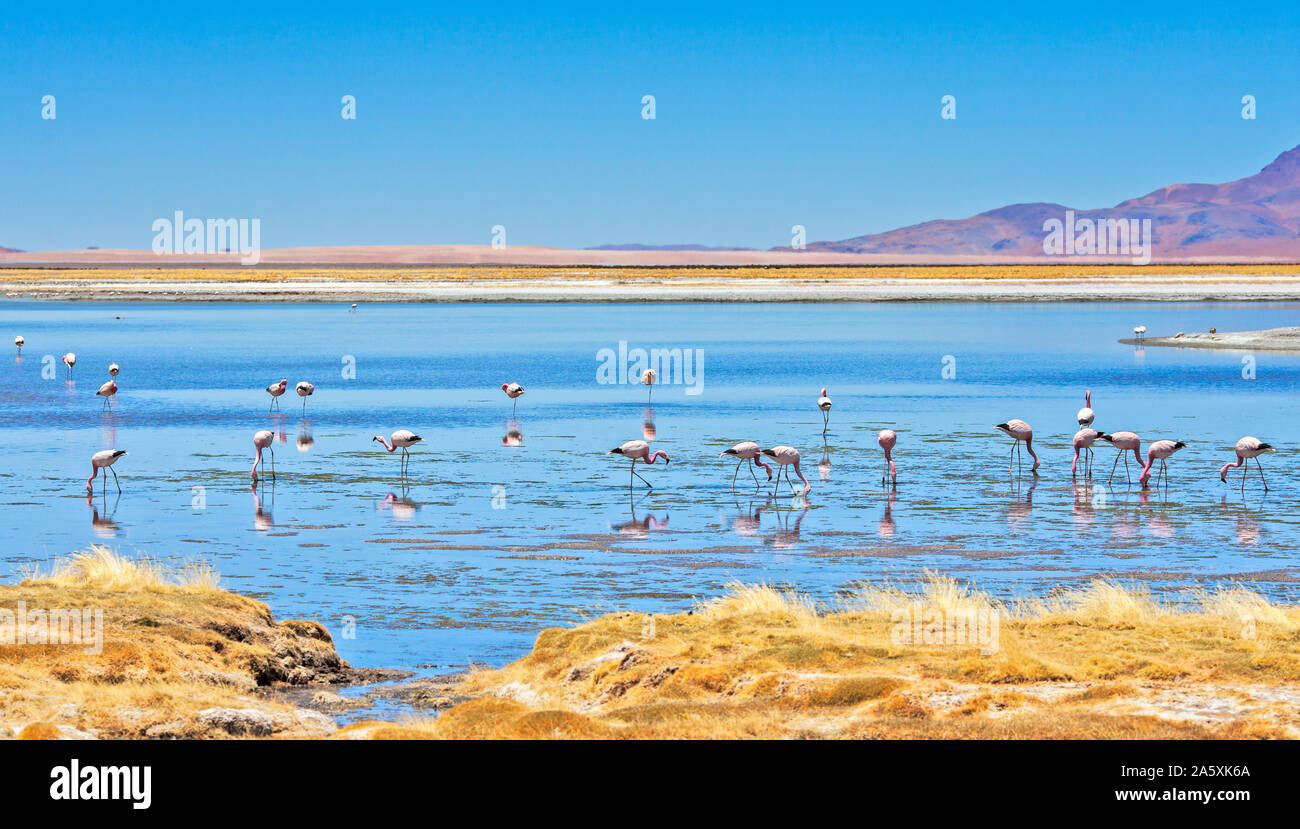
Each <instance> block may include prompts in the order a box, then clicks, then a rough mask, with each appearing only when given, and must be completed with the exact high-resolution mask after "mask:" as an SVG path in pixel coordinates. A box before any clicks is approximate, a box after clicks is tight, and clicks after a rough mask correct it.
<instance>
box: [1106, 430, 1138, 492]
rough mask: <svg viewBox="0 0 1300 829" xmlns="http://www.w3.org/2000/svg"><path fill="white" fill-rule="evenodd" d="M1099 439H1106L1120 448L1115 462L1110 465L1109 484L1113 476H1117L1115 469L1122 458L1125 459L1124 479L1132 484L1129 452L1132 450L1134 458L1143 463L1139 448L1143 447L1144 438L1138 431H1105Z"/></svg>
mask: <svg viewBox="0 0 1300 829" xmlns="http://www.w3.org/2000/svg"><path fill="white" fill-rule="evenodd" d="M1097 440H1104V441H1106V442H1107V443H1109V444H1110V445H1111V446H1114V447H1115V448H1116V449H1118V450H1119V454H1118V455H1116V456H1115V463H1114V464H1112V465H1111V467H1110V477H1109V478H1107V479H1106V483H1108V484H1109V483H1110V481H1111V478H1114V477H1115V470H1116V469H1118V468H1119V459H1120V458H1123V459H1124V480H1125V481H1127V482H1128V483H1130V484H1131V483H1133V479H1132V478H1131V477H1129V471H1128V454H1127V453H1128V452H1130V451H1131V452H1132V453H1133V458H1134V459H1135V460H1136V461H1137V462H1138V463H1139V464H1140V463H1142V456H1141V455H1139V454H1138V452H1139V450H1141V448H1142V439H1141V438H1140V437H1138V436H1137V433H1136V432H1111V433H1110V434H1105V433H1104V432H1103V433H1102V434H1100V435H1097Z"/></svg>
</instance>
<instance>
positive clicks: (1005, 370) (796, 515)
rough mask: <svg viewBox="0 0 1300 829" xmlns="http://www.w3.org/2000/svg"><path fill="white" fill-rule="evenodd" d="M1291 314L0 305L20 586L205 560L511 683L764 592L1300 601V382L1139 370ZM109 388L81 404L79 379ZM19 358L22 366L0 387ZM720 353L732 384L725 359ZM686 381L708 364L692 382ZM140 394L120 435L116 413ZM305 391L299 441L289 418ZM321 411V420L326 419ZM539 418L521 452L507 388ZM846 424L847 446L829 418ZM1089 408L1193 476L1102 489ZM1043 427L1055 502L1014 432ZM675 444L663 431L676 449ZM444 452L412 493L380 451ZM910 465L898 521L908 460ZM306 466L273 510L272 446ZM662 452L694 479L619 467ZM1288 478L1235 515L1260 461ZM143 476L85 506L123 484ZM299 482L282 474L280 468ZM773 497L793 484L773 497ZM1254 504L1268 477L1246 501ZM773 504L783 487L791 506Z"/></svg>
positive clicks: (1263, 362)
mask: <svg viewBox="0 0 1300 829" xmlns="http://www.w3.org/2000/svg"><path fill="white" fill-rule="evenodd" d="M1297 316H1300V307H1297V306H1294V305H1275V304H1240V305H1212V304H1163V303H1155V304H1113V303H1095V304H1017V303H1003V304H998V303H993V304H989V303H983V304H981V303H931V304H925V303H911V304H902V303H899V304H867V305H853V304H840V305H816V304H799V305H726V304H698V305H580V304H573V305H364V304H363V305H362V306H361V307H360V308H358V309H357V310H356V311H355V312H352V311H350V310H349V308H348V307H347V305H337V304H330V305H325V304H319V305H304V304H271V303H267V304H258V305H248V304H230V305H227V304H180V303H169V304H131V303H126V304H106V303H95V304H89V303H40V302H15V301H9V302H4V303H0V335H3V343H4V344H5V347H6V348H12V346H11V345H9V343H10V342H11V341H12V339H13V337H14V336H15V335H18V334H21V335H23V336H24V337H25V338H26V346H25V347H24V348H23V351H22V356H21V358H18V357H17V356H16V354H15V352H13V351H10V352H9V353H8V354H7V355H5V356H4V357H3V358H2V359H0V435H2V436H3V438H2V439H3V449H4V461H3V466H2V467H0V531H2V532H3V538H4V545H3V549H2V550H0V557H2V559H3V562H4V564H3V566H2V567H0V569H6V570H8V573H7V574H6V575H7V576H8V577H9V578H10V579H16V578H18V576H19V575H20V573H21V572H22V571H23V569H24V568H26V567H31V566H33V565H48V564H49V563H50V562H52V561H53V560H54V559H55V558H56V557H57V556H59V555H62V554H66V553H68V552H70V551H74V550H78V549H84V548H86V547H88V546H89V545H91V544H107V545H110V546H112V547H115V548H118V549H120V550H122V551H123V552H130V553H137V552H138V553H144V554H147V555H150V556H153V557H157V558H161V559H164V560H175V561H185V560H191V559H203V560H206V561H208V562H210V563H211V564H212V565H214V566H215V567H216V568H217V570H218V571H219V572H220V573H221V576H222V584H223V586H225V587H227V588H229V589H232V590H235V591H239V592H242V593H246V594H250V595H253V596H256V597H259V598H261V599H263V600H265V601H267V602H268V603H269V604H270V606H271V608H272V610H273V612H274V613H275V615H276V616H277V618H295V617H296V618H309V619H318V620H320V621H322V622H323V623H325V624H326V625H327V626H328V627H329V628H330V630H331V632H332V633H333V634H334V636H335V639H336V642H337V645H338V647H339V650H340V652H341V653H342V655H343V656H344V658H346V659H348V660H349V661H351V662H352V663H353V664H354V665H360V666H382V667H395V668H409V669H412V670H415V671H417V672H420V673H440V672H445V671H448V670H455V669H457V668H460V667H463V666H465V665H467V664H470V663H488V664H501V663H504V662H507V661H510V660H511V659H514V658H516V657H518V656H519V655H521V654H522V653H523V652H525V651H526V650H527V649H528V648H529V647H530V645H531V644H532V641H533V638H534V637H535V635H536V633H537V631H538V630H539V629H541V628H543V627H548V626H553V625H561V624H571V623H573V622H575V621H578V620H580V619H582V618H584V617H590V616H593V615H598V614H601V613H604V612H607V611H611V610H634V611H639V612H668V611H678V610H682V609H685V608H688V607H690V606H691V604H692V602H693V601H694V600H697V599H703V598H707V597H710V596H714V595H717V594H718V593H720V592H721V591H722V590H723V589H724V585H726V584H727V583H728V582H730V581H734V580H739V581H743V582H759V581H764V582H768V583H771V584H776V585H788V586H792V587H797V588H798V589H800V590H802V591H806V592H808V593H811V594H813V595H815V596H816V597H818V598H819V599H821V600H824V601H826V602H833V601H834V599H835V597H836V596H837V595H839V594H841V593H844V592H846V591H850V590H852V589H853V588H854V587H855V586H856V585H860V584H863V583H878V584H892V585H907V584H908V583H909V582H912V581H914V580H916V579H918V578H921V577H922V576H923V574H924V572H925V571H927V570H929V571H937V572H941V573H945V574H950V575H953V576H956V577H958V578H960V579H962V580H964V581H967V582H970V583H971V584H973V585H975V586H978V587H979V588H981V589H984V590H988V591H990V592H992V593H994V594H997V595H999V596H1018V595H1028V594H1043V593H1045V592H1048V591H1050V590H1052V589H1054V588H1057V587H1062V586H1070V585H1074V584H1079V583H1083V582H1086V581H1087V580H1089V579H1092V578H1095V577H1097V576H1102V575H1104V576H1115V577H1118V578H1120V579H1122V580H1136V581H1141V582H1143V583H1148V584H1150V586H1151V588H1152V589H1153V590H1157V591H1171V592H1176V591H1179V590H1182V589H1184V588H1187V587H1191V586H1213V585H1214V584H1216V583H1219V582H1223V581H1226V580H1228V579H1231V578H1239V579H1243V580H1247V581H1248V583H1249V584H1250V585H1251V586H1252V587H1253V588H1254V589H1257V590H1259V591H1261V592H1264V593H1266V594H1268V595H1270V596H1273V597H1276V598H1291V599H1293V598H1294V590H1295V579H1296V576H1297V572H1298V571H1297V569H1296V566H1295V559H1296V553H1295V550H1296V543H1297V541H1298V540H1300V527H1298V526H1297V519H1296V506H1297V497H1296V496H1297V486H1296V484H1297V475H1296V470H1295V469H1294V467H1293V458H1294V457H1295V454H1294V452H1293V451H1291V447H1293V446H1296V445H1300V443H1297V440H1296V434H1295V433H1296V426H1295V424H1296V423H1297V422H1300V395H1297V392H1300V355H1286V354H1273V353H1264V352H1260V353H1255V354H1253V355H1247V354H1243V353H1241V352H1227V351H1224V352H1217V351H1205V350H1177V349H1168V348H1145V349H1143V348H1135V347H1133V346H1130V345H1122V344H1120V343H1119V342H1118V339H1119V338H1121V337H1127V336H1131V332H1132V329H1133V326H1134V325H1137V324H1145V325H1146V326H1147V327H1148V329H1149V330H1150V332H1151V334H1152V335H1159V334H1167V333H1172V332H1176V331H1204V330H1208V329H1209V328H1210V327H1211V326H1216V327H1217V328H1218V329H1219V330H1221V331H1224V330H1236V329H1255V328H1265V327H1271V326H1278V325H1290V324H1294V323H1295V322H1296V319H1297ZM621 342H622V343H626V348H627V350H629V351H631V350H634V349H637V348H644V349H652V348H660V349H683V350H685V349H690V350H691V354H690V357H691V359H690V361H685V359H683V362H688V364H689V366H690V367H691V368H692V369H693V370H694V373H693V376H692V377H691V378H690V379H691V380H692V381H693V382H692V384H690V385H688V384H686V383H674V382H672V381H674V380H678V379H684V378H681V377H676V376H668V377H661V381H662V382H661V384H660V385H658V386H656V387H655V388H654V390H653V397H652V404H648V400H647V398H648V394H647V389H646V387H645V386H642V385H639V384H637V383H636V382H635V369H633V371H632V372H631V373H632V378H631V380H632V382H630V383H621V382H606V381H608V380H611V379H614V380H618V379H620V377H621V374H622V373H623V372H619V371H617V369H615V370H614V371H613V373H612V375H611V374H610V372H609V368H610V367H609V366H608V365H605V364H606V363H607V362H608V359H609V356H608V352H606V353H605V354H604V355H602V350H603V349H609V350H611V351H612V352H613V353H614V354H615V360H616V359H617V355H618V353H619V351H620V343H621ZM68 351H72V352H75V353H76V355H77V364H76V367H75V370H74V373H73V375H72V378H73V379H72V380H71V381H68V380H66V378H65V369H64V367H63V365H62V364H61V363H58V362H57V360H58V358H59V357H60V356H61V355H63V354H64V353H65V352H68ZM0 353H2V352H0ZM701 353H702V356H701ZM684 357H685V354H684V353H683V358H684ZM110 362H117V363H119V364H120V365H121V374H120V375H119V376H118V378H117V382H118V384H119V386H120V389H121V390H120V392H119V393H118V395H117V397H116V398H115V399H114V401H113V408H112V411H111V412H105V411H103V409H102V402H101V400H100V399H98V398H96V397H95V396H94V393H95V390H96V389H97V388H98V387H99V385H100V383H102V382H104V381H105V380H107V379H108V373H107V367H108V365H109V363H110ZM281 378H286V379H288V381H289V392H288V394H286V395H285V396H284V397H283V398H281V401H280V402H281V404H282V405H281V408H282V411H281V413H269V412H268V407H269V404H270V397H269V396H268V395H267V393H266V392H265V391H263V389H264V387H265V386H267V385H268V384H270V383H273V382H275V381H278V380H279V379H281ZM300 380H308V381H310V382H313V383H314V384H315V386H316V392H315V394H314V395H313V396H312V397H311V398H309V399H308V400H307V401H306V409H305V413H304V411H303V408H302V401H301V400H300V399H299V398H298V397H297V396H296V395H295V394H294V391H293V387H294V384H296V383H297V382H298V381H300ZM507 381H518V382H520V383H522V384H523V386H524V387H525V388H526V390H527V391H526V393H525V395H524V396H523V397H522V398H520V399H519V401H518V409H517V412H516V413H515V414H514V415H513V416H512V404H511V402H510V401H509V400H508V399H507V398H506V396H505V395H504V394H502V392H501V389H500V386H501V384H502V383H503V382H507ZM823 386H824V387H827V388H828V390H829V393H830V396H831V397H832V398H833V400H834V408H833V410H832V412H831V415H830V428H829V430H828V431H827V433H826V435H825V437H824V438H823V435H822V428H823V427H822V414H821V412H820V411H819V410H818V409H817V407H816V399H817V397H818V392H819V390H820V389H821V388H822V387H823ZM1084 389H1091V390H1092V403H1093V408H1094V409H1095V410H1096V412H1097V420H1096V424H1095V425H1096V427H1097V428H1099V429H1102V430H1104V431H1118V430H1131V431H1136V432H1138V433H1139V434H1140V435H1141V436H1142V437H1143V441H1144V447H1143V451H1144V453H1145V444H1146V442H1148V441H1150V440H1153V439H1156V438H1173V439H1178V440H1183V441H1186V442H1187V448H1186V449H1185V450H1183V451H1182V452H1179V453H1178V454H1176V455H1174V457H1173V458H1172V459H1171V460H1170V462H1169V486H1168V488H1167V489H1165V488H1160V489H1152V490H1149V491H1146V492H1143V491H1141V490H1139V489H1138V488H1137V486H1136V476H1137V472H1138V469H1137V468H1136V467H1135V466H1134V465H1133V464H1132V463H1131V461H1132V457H1131V455H1130V458H1129V460H1130V469H1129V474H1130V475H1131V476H1132V478H1133V480H1134V482H1135V483H1134V485H1132V486H1130V485H1128V484H1126V483H1125V480H1124V464H1123V463H1121V464H1120V467H1119V473H1118V478H1117V480H1116V481H1115V482H1114V484H1113V485H1112V486H1109V487H1108V486H1106V485H1105V479H1106V477H1107V476H1108V475H1109V474H1110V470H1111V467H1112V462H1113V460H1114V458H1115V450H1113V449H1111V448H1110V447H1108V446H1099V447H1098V449H1097V453H1096V464H1095V467H1094V476H1093V480H1094V483H1093V484H1091V485H1089V484H1087V483H1086V482H1085V481H1083V480H1080V481H1078V482H1072V481H1071V476H1070V459H1071V456H1072V450H1071V449H1070V438H1071V436H1072V435H1073V433H1074V432H1075V431H1076V429H1077V428H1078V427H1077V425H1076V424H1075V420H1074V418H1075V412H1076V411H1077V410H1078V409H1079V408H1080V407H1081V406H1082V405H1083V393H1084ZM1011 418H1022V419H1024V420H1027V421H1029V422H1030V423H1031V424H1032V425H1033V427H1034V429H1035V449H1036V450H1037V451H1038V453H1039V455H1040V457H1041V458H1042V460H1043V466H1042V468H1041V470H1040V471H1041V476H1040V477H1038V478H1037V479H1034V478H1033V477H1032V476H1030V475H1029V474H1028V464H1027V462H1028V457H1027V456H1025V461H1026V465H1025V467H1024V474H1023V475H1020V476H1013V475H1011V474H1009V471H1008V465H1009V449H1010V440H1009V439H1008V438H1006V437H1005V436H1003V435H1002V434H1000V433H998V432H996V431H995V430H994V429H993V425H994V424H996V423H1000V422H1003V421H1006V420H1008V419H1011ZM649 424H653V425H652V426H651V425H649ZM399 428H407V429H411V430H413V431H415V432H417V433H419V434H420V435H422V436H423V437H424V438H425V441H426V442H425V443H423V444H420V445H418V446H417V447H415V448H414V449H413V450H412V454H411V461H410V474H409V476H408V479H407V480H406V482H405V483H403V481H402V479H401V478H400V476H399V467H400V458H399V454H400V453H399V454H392V455H390V454H388V453H387V452H384V451H383V450H382V448H381V447H380V446H379V444H377V443H374V442H372V440H371V438H372V437H373V436H375V435H378V434H384V435H387V434H389V433H390V432H392V431H394V430H395V429H399ZM882 428H890V429H895V430H897V432H898V434H899V438H898V448H897V450H896V460H897V463H898V468H899V478H898V485H897V488H896V490H891V489H889V488H886V487H883V486H882V485H881V481H880V476H881V463H882V455H881V452H880V450H879V448H878V447H877V446H876V442H875V435H876V432H877V431H878V430H880V429H882ZM259 429H272V430H275V431H277V432H282V433H283V435H282V436H281V437H279V438H277V441H276V443H275V444H274V449H275V473H276V475H275V480H274V482H272V481H271V480H270V478H269V475H264V476H263V477H262V479H261V480H260V482H259V484H258V485H257V486H253V485H252V483H251V479H250V475H249V468H250V466H251V465H252V461H253V447H252V435H253V433H254V432H255V431H256V430H259ZM646 434H652V435H653V437H654V444H653V445H654V447H655V448H657V449H662V450H664V451H666V452H667V453H668V454H669V455H670V456H671V458H672V463H671V464H669V465H667V466H664V465H661V464H655V465H654V466H652V467H649V468H641V467H640V465H639V464H638V470H639V471H640V472H641V474H642V475H644V476H645V478H646V479H648V480H649V481H650V482H651V483H653V484H654V490H653V491H647V490H646V489H645V487H644V486H641V485H640V484H639V483H638V487H637V488H636V489H635V490H633V491H632V493H631V494H629V489H628V477H629V476H628V469H627V468H628V463H627V461H626V460H623V459H621V458H615V457H608V456H606V455H605V454H604V453H605V452H606V450H608V449H610V448H612V447H614V446H617V445H618V444H620V443H621V442H623V441H625V440H631V439H634V438H642V437H643V436H645V435H646ZM1246 434H1252V435H1256V436H1258V437H1259V438H1261V439H1262V440H1265V441H1268V442H1270V443H1273V444H1275V445H1277V446H1278V447H1279V451H1278V453H1277V454H1275V455H1269V456H1265V458H1264V470H1265V473H1266V474H1267V476H1268V484H1269V486H1270V488H1271V489H1270V491H1269V492H1268V493H1267V495H1265V494H1264V492H1263V488H1262V487H1261V486H1260V484H1259V479H1258V473H1257V472H1255V471H1254V470H1253V468H1252V472H1251V478H1250V479H1249V481H1248V482H1247V485H1246V489H1245V492H1244V494H1243V493H1242V491H1241V489H1240V488H1239V487H1240V482H1239V478H1237V477H1235V476H1234V477H1233V478H1231V479H1230V480H1231V484H1230V485H1224V484H1222V483H1220V482H1219V478H1218V474H1217V469H1218V467H1219V466H1220V465H1222V464H1223V463H1226V462H1228V461H1230V460H1232V458H1233V453H1232V446H1233V444H1234V443H1235V442H1236V440H1237V439H1238V438H1239V437H1241V436H1242V435H1246ZM747 439H749V440H757V441H760V442H761V443H762V444H763V445H764V446H771V445H776V444H780V443H784V444H789V445H792V446H794V447H796V448H798V449H799V450H800V451H801V452H802V455H803V471H804V474H805V475H807V476H808V478H809V480H810V481H811V482H812V484H813V489H812V492H811V493H810V494H809V495H808V497H807V498H806V499H804V498H799V497H795V496H793V495H792V494H791V490H790V488H789V487H786V486H785V485H784V484H782V485H781V487H780V488H779V489H777V491H776V492H775V495H773V487H772V486H771V485H770V484H767V483H766V482H764V484H763V486H762V487H761V488H756V487H755V485H754V481H753V480H752V478H751V477H750V476H749V473H748V472H747V471H745V470H741V472H740V477H739V478H738V480H737V484H736V489H735V491H734V492H733V491H732V488H731V479H732V474H733V471H734V469H735V463H734V462H729V461H728V460H726V459H725V458H719V457H718V453H719V452H721V451H722V450H723V449H725V448H727V447H728V446H730V445H731V444H732V443H734V442H737V441H740V440H747ZM110 447H113V448H122V449H125V450H127V451H128V452H129V455H128V456H126V457H125V458H123V459H122V460H121V461H119V462H118V464H117V466H116V471H117V473H118V475H119V476H120V479H121V486H122V490H123V492H122V494H121V495H120V496H119V495H118V494H117V491H116V488H115V487H114V485H113V482H112V477H111V475H110V476H109V481H108V489H107V492H103V491H102V487H103V481H102V480H101V481H97V482H96V490H95V495H94V497H93V498H90V499H88V498H87V496H86V492H85V483H86V477H87V476H88V475H89V474H90V468H89V458H90V456H91V454H92V453H94V452H95V451H97V450H99V449H102V448H110ZM268 461H269V456H268ZM759 474H760V475H762V472H761V470H760V472H759ZM1237 474H1239V473H1237ZM763 477H764V478H765V477H766V476H763Z"/></svg>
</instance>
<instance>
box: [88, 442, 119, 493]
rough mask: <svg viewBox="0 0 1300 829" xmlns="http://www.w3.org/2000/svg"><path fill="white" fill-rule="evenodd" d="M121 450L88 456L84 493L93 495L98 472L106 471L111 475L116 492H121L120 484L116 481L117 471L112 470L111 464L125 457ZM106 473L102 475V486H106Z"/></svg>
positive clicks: (105, 450) (100, 452)
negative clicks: (88, 475) (88, 462)
mask: <svg viewBox="0 0 1300 829" xmlns="http://www.w3.org/2000/svg"><path fill="white" fill-rule="evenodd" d="M125 454H126V452H125V451H124V450H122V449H104V450H102V451H99V452H96V453H95V454H93V455H91V456H90V477H89V478H87V479H86V491H87V492H90V493H93V492H94V491H95V478H96V477H97V476H98V475H99V473H100V470H103V469H107V470H108V472H112V473H113V483H115V484H117V491H118V492H121V491H122V484H121V482H120V481H118V480H117V470H115V469H113V464H115V463H117V459H118V458H120V457H122V456H123V455H125ZM108 472H105V473H104V486H108Z"/></svg>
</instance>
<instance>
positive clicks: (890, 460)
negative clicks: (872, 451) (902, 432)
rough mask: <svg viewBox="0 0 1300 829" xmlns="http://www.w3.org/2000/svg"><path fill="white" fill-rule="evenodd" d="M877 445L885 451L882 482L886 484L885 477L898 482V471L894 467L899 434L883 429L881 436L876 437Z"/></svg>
mask: <svg viewBox="0 0 1300 829" xmlns="http://www.w3.org/2000/svg"><path fill="white" fill-rule="evenodd" d="M876 443H878V444H880V448H881V449H884V450H885V472H884V474H882V475H881V476H880V482H881V483H882V484H883V483H884V482H885V477H886V476H888V477H889V479H890V480H892V481H895V482H897V481H898V470H897V469H896V468H895V467H894V456H893V452H894V446H896V445H897V444H898V434H897V433H896V432H895V431H894V430H893V429H881V430H880V434H879V435H876Z"/></svg>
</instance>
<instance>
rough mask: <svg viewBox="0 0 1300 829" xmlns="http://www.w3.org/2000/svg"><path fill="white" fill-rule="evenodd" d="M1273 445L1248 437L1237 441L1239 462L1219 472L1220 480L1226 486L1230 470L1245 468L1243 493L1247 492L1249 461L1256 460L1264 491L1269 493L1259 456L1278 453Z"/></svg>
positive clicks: (1225, 465) (1242, 479)
mask: <svg viewBox="0 0 1300 829" xmlns="http://www.w3.org/2000/svg"><path fill="white" fill-rule="evenodd" d="M1276 451H1277V450H1276V449H1274V448H1273V446H1272V445H1271V444H1268V443H1261V442H1260V439H1259V438H1256V437H1251V436H1250V435H1246V436H1245V437H1244V438H1242V439H1241V440H1239V441H1237V461H1236V463H1227V464H1224V465H1223V467H1222V468H1221V469H1220V470H1219V480H1220V481H1223V482H1224V483H1225V484H1226V483H1227V482H1228V470H1229V469H1236V468H1237V467H1239V466H1244V468H1243V469H1242V470H1241V491H1242V492H1245V491H1246V473H1247V472H1249V471H1250V464H1249V463H1248V461H1249V460H1250V459H1251V458H1254V459H1255V466H1256V468H1258V469H1259V480H1260V481H1261V482H1262V483H1263V484H1264V491H1265V492H1268V481H1267V480H1266V479H1265V478H1264V467H1263V466H1262V465H1261V464H1260V462H1259V456H1260V455H1262V454H1264V453H1265V452H1276Z"/></svg>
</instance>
